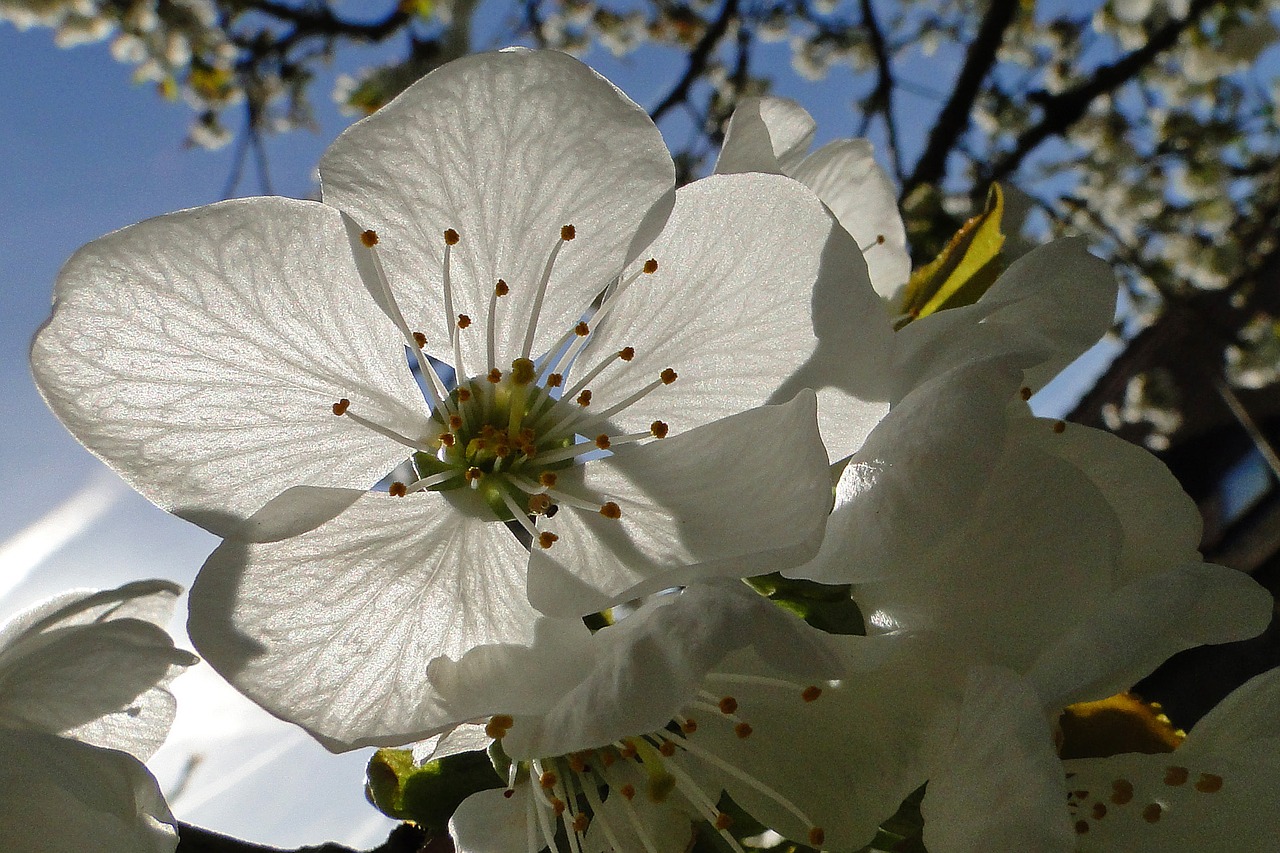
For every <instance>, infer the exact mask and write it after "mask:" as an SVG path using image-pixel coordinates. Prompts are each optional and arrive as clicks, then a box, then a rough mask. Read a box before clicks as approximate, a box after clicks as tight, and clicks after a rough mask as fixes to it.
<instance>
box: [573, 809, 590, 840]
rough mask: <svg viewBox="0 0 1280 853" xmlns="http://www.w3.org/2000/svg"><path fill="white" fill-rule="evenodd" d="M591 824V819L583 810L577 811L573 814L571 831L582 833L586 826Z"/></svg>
mask: <svg viewBox="0 0 1280 853" xmlns="http://www.w3.org/2000/svg"><path fill="white" fill-rule="evenodd" d="M590 825H591V820H590V819H589V818H588V817H587V816H586V814H585V813H583V812H578V813H577V814H576V815H574V816H573V831H574V832H576V833H578V834H579V835H582V834H583V833H584V832H586V831H587V827H588V826H590Z"/></svg>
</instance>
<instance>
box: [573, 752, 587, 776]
mask: <svg viewBox="0 0 1280 853" xmlns="http://www.w3.org/2000/svg"><path fill="white" fill-rule="evenodd" d="M569 769H570V770H572V771H573V772H574V773H586V772H587V762H586V761H584V760H583V758H582V754H581V753H578V752H575V753H574V754H573V755H570V756H569Z"/></svg>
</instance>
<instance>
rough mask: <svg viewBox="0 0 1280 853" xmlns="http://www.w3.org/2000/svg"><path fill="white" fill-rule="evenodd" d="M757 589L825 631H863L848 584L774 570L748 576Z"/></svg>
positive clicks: (858, 611) (844, 632)
mask: <svg viewBox="0 0 1280 853" xmlns="http://www.w3.org/2000/svg"><path fill="white" fill-rule="evenodd" d="M747 582H748V583H750V584H751V585H752V586H753V587H755V589H756V591H757V592H759V593H760V594H761V595H763V596H765V597H766V598H768V599H769V600H770V601H772V602H773V603H774V604H777V605H778V606H779V607H782V608H783V609H785V610H789V611H791V612H792V613H794V614H795V615H797V616H799V617H800V618H801V619H803V620H804V621H806V622H808V623H809V624H810V625H812V626H813V627H815V628H818V629H820V630H822V631H826V632H827V633H828V634H866V633H867V631H866V627H865V626H864V624H863V621H862V612H861V611H860V610H858V605H857V604H855V603H854V601H853V599H852V598H851V597H850V595H849V589H850V587H849V584H824V583H818V582H817V581H808V580H793V579H791V578H784V577H783V576H782V575H780V574H778V573H777V572H774V573H773V574H769V575H760V576H759V577H754V578H748V579H747Z"/></svg>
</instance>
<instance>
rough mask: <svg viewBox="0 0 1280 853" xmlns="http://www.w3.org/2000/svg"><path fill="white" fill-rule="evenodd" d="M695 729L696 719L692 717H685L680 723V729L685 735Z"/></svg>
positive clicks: (696, 726) (696, 725) (696, 728)
mask: <svg viewBox="0 0 1280 853" xmlns="http://www.w3.org/2000/svg"><path fill="white" fill-rule="evenodd" d="M697 730H698V721H697V720H695V719H693V717H687V718H685V721H684V722H682V723H681V724H680V731H682V732H684V733H685V734H687V735H691V734H693V733H694V732H696V731H697Z"/></svg>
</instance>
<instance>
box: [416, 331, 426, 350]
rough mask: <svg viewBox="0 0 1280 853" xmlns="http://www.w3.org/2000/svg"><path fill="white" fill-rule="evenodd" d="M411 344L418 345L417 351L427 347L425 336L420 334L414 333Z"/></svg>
mask: <svg viewBox="0 0 1280 853" xmlns="http://www.w3.org/2000/svg"><path fill="white" fill-rule="evenodd" d="M413 342H414V343H415V344H417V345H418V349H422V348H423V347H425V346H426V345H427V336H426V335H424V334H422V332H414V333H413Z"/></svg>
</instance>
